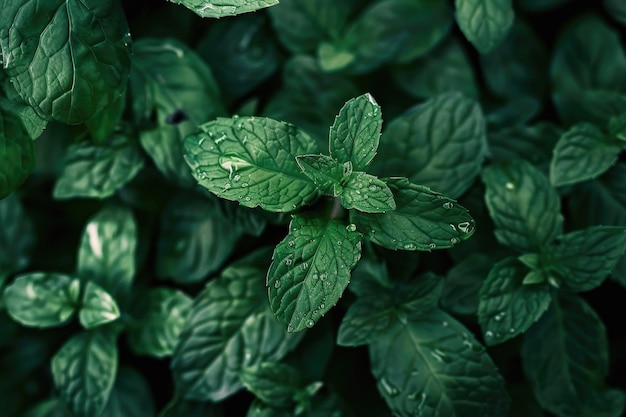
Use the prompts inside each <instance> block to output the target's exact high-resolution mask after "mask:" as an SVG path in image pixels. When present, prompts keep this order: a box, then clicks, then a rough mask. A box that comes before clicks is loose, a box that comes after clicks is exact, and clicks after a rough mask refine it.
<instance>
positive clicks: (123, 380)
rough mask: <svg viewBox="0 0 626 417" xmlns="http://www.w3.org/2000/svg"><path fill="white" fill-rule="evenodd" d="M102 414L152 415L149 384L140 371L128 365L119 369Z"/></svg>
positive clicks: (122, 416) (121, 416)
mask: <svg viewBox="0 0 626 417" xmlns="http://www.w3.org/2000/svg"><path fill="white" fill-rule="evenodd" d="M102 416H103V417H104V416H107V417H154V404H153V401H152V395H151V393H150V386H149V385H148V381H146V379H145V378H144V377H143V376H142V374H141V373H139V372H138V371H136V370H135V369H133V368H130V367H121V368H120V369H119V372H118V373H117V376H116V378H115V384H114V385H113V391H111V395H110V397H109V402H108V403H107V406H106V408H105V409H104V411H103V412H102Z"/></svg>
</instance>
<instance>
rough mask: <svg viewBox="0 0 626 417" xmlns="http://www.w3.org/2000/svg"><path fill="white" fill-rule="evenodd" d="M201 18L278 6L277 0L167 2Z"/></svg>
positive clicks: (182, 0)
mask: <svg viewBox="0 0 626 417" xmlns="http://www.w3.org/2000/svg"><path fill="white" fill-rule="evenodd" d="M169 1H171V2H172V3H175V4H182V5H183V6H185V7H186V8H188V9H189V10H191V11H193V12H194V13H196V14H197V15H198V16H201V17H215V18H220V17H225V16H235V15H238V14H241V13H248V12H254V11H256V10H259V9H263V8H265V7H270V6H273V5H275V4H278V0H169Z"/></svg>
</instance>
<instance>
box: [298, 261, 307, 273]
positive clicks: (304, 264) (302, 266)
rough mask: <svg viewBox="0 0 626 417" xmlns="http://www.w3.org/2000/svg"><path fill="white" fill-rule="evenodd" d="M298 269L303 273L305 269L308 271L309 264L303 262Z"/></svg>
mask: <svg viewBox="0 0 626 417" xmlns="http://www.w3.org/2000/svg"><path fill="white" fill-rule="evenodd" d="M300 269H302V270H303V271H306V270H307V269H309V263H308V262H305V263H303V264H302V265H300Z"/></svg>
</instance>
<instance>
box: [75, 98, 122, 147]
mask: <svg viewBox="0 0 626 417" xmlns="http://www.w3.org/2000/svg"><path fill="white" fill-rule="evenodd" d="M126 92H127V90H124V91H123V92H122V94H121V95H119V96H117V97H115V99H114V100H113V101H112V102H111V103H109V105H108V106H107V107H105V108H104V109H102V110H100V111H99V112H98V113H96V114H95V115H94V116H93V117H92V118H91V119H89V120H86V121H85V127H87V130H89V134H90V135H91V138H92V139H93V141H94V142H95V143H102V142H104V141H106V139H107V138H108V137H109V136H110V135H111V134H112V133H113V132H114V129H115V128H116V127H117V126H118V124H119V123H120V122H121V119H122V114H123V113H124V110H125V107H126Z"/></svg>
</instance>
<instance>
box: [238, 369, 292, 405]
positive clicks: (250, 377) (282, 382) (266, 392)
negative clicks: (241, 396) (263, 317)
mask: <svg viewBox="0 0 626 417" xmlns="http://www.w3.org/2000/svg"><path fill="white" fill-rule="evenodd" d="M239 376H240V377H241V382H242V383H243V385H244V386H245V387H246V388H247V389H248V391H250V392H251V393H253V394H254V395H255V396H256V397H257V398H258V399H259V400H261V401H263V402H264V403H265V404H271V405H272V406H274V407H278V408H280V407H286V406H288V405H290V404H291V403H292V402H293V400H294V395H295V393H296V392H297V391H298V389H299V388H300V375H299V373H298V370H297V369H296V368H294V367H292V366H290V365H286V364H283V363H275V362H263V363H259V364H256V365H253V366H249V367H246V368H243V369H242V370H241V372H240V373H239Z"/></svg>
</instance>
